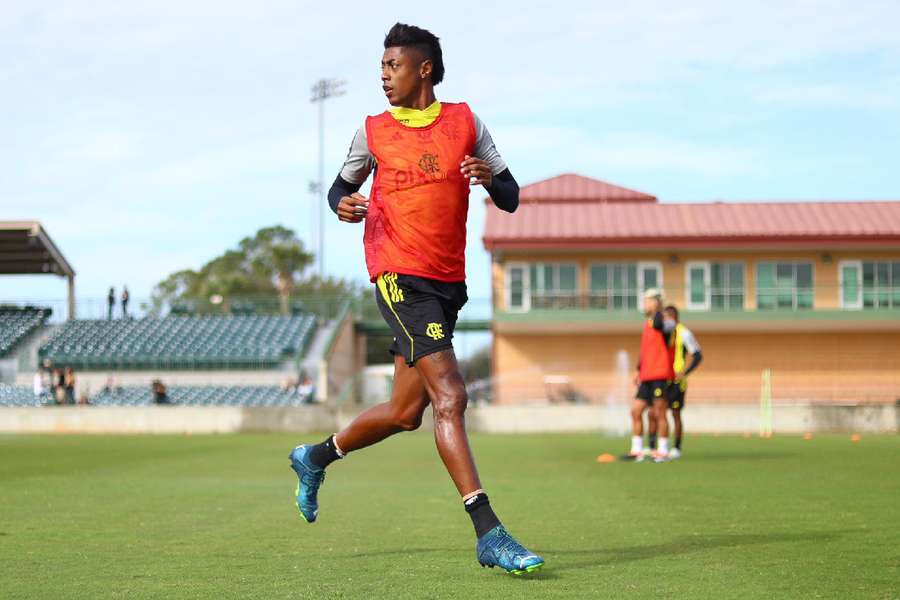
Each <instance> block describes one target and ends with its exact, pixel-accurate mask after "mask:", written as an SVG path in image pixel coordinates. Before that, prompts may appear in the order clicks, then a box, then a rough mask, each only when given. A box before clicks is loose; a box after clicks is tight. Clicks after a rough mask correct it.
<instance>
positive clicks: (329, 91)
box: [309, 79, 346, 279]
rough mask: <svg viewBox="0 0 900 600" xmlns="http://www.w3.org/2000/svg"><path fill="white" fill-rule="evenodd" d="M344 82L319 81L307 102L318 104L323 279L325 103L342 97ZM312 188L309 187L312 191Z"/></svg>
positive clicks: (322, 268) (322, 273) (321, 271)
mask: <svg viewBox="0 0 900 600" xmlns="http://www.w3.org/2000/svg"><path fill="white" fill-rule="evenodd" d="M344 83H346V82H344V81H342V80H339V79H320V80H318V81H317V82H316V83H315V85H313V86H312V96H311V97H310V99H309V101H310V102H313V103H318V104H319V181H318V182H317V184H318V185H317V186H316V187H317V188H318V189H317V191H318V196H319V207H318V221H319V233H318V236H317V237H318V239H317V240H316V241H317V245H318V252H317V253H316V254H317V255H318V256H317V258H318V260H319V277H320V278H322V279H324V278H325V101H326V100H328V99H329V98H334V97H335V96H343V95H344V90H343V89H342V88H343V87H344ZM312 189H313V186H312V185H310V190H311V191H312Z"/></svg>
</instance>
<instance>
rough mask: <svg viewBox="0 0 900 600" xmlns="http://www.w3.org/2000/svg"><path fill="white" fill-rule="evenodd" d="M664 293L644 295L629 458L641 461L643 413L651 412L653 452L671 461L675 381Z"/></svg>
mask: <svg viewBox="0 0 900 600" xmlns="http://www.w3.org/2000/svg"><path fill="white" fill-rule="evenodd" d="M662 307H663V300H662V292H661V291H660V290H657V289H649V290H647V291H646V292H644V314H645V316H646V317H647V319H646V321H645V322H644V330H643V332H642V333H641V350H640V357H639V359H638V365H637V373H635V376H634V382H635V385H637V386H638V389H637V394H636V396H635V399H634V401H633V402H632V403H631V421H632V436H631V452H630V453H629V454H628V456H629V457H630V458H632V459H634V460H637V461H640V460H643V458H644V447H643V444H644V411H645V410H647V408H649V409H650V414H649V416H648V421H649V422H650V425H652V424H653V423H654V422H655V423H656V427H657V430H658V432H659V435H660V437H659V448H658V449H657V450H654V451H653V452H652V454H651V455H652V456H653V459H654V460H655V461H656V462H663V461H665V460H668V453H669V447H668V446H669V444H668V441H669V440H668V435H669V421H668V419H667V418H666V410H667V408H668V403H667V400H666V390H667V388H668V382H669V381H671V380H672V379H674V372H673V370H672V358H671V355H670V353H669V337H670V334H671V332H670V331H666V327H665V319H664V318H663V313H662Z"/></svg>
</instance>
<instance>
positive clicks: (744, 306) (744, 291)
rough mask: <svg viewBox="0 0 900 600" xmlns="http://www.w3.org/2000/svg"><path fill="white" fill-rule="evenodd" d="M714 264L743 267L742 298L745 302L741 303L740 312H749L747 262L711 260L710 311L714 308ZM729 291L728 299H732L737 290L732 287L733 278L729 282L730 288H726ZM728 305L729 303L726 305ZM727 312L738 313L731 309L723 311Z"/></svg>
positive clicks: (727, 293)
mask: <svg viewBox="0 0 900 600" xmlns="http://www.w3.org/2000/svg"><path fill="white" fill-rule="evenodd" d="M713 264H719V265H741V286H742V287H741V296H743V297H744V301H743V302H742V303H741V308H740V310H742V311H744V310H747V262H746V261H743V260H711V261H709V309H710V310H713V307H712V266H713ZM725 289H726V290H727V292H726V294H725V295H726V297H730V296H731V294H732V293H733V292H734V290H735V288H734V287H732V286H731V278H730V277H729V280H728V287H727V288H725ZM726 304H727V303H726ZM723 310H725V311H726V312H738V311H737V310H733V309H731V308H725V309H723Z"/></svg>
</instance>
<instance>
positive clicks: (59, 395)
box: [51, 369, 66, 404]
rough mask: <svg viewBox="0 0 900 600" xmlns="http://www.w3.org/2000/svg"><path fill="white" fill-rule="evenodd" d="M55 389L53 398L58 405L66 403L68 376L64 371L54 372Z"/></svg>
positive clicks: (53, 383)
mask: <svg viewBox="0 0 900 600" xmlns="http://www.w3.org/2000/svg"><path fill="white" fill-rule="evenodd" d="M51 387H52V389H53V398H54V399H55V400H56V403H57V404H65V403H66V375H65V373H63V370H62V369H54V370H53V378H52V380H51Z"/></svg>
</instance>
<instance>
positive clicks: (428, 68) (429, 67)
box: [419, 58, 434, 79]
mask: <svg viewBox="0 0 900 600" xmlns="http://www.w3.org/2000/svg"><path fill="white" fill-rule="evenodd" d="M433 70H434V64H433V63H432V62H431V59H430V58H426V59H425V60H423V61H422V64H421V66H420V67H419V78H420V79H425V78H426V77H430V76H431V72H432V71H433Z"/></svg>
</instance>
